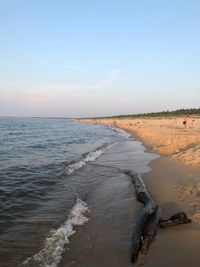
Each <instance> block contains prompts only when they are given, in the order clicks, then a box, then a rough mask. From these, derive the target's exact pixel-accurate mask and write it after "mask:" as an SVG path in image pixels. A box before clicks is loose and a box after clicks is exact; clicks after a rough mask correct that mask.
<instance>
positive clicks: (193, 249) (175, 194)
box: [82, 118, 200, 267]
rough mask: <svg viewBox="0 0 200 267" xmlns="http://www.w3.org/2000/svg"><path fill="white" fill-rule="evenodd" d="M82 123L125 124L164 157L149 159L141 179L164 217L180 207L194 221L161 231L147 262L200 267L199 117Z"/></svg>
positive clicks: (125, 128) (124, 127)
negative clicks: (149, 168)
mask: <svg viewBox="0 0 200 267" xmlns="http://www.w3.org/2000/svg"><path fill="white" fill-rule="evenodd" d="M82 121H83V120H82ZM84 121H85V122H94V123H101V124H106V125H114V126H116V127H119V128H122V129H124V130H126V131H128V132H131V133H132V134H133V136H134V137H135V138H136V139H137V140H140V141H142V142H143V143H144V145H145V147H146V149H147V150H148V151H152V152H156V153H158V154H159V155H160V157H159V158H158V159H155V160H153V161H152V162H151V163H150V167H151V171H150V172H147V173H145V174H143V175H142V178H143V179H144V181H145V183H146V184H147V186H148V188H149V191H150V192H151V194H152V196H153V197H154V199H155V200H156V202H157V203H158V205H159V206H160V207H161V208H162V217H164V218H166V217H169V216H171V215H172V214H174V213H176V212H177V211H181V210H182V211H184V212H186V213H187V215H188V217H189V218H191V219H192V223H191V224H188V225H182V226H176V227H172V228H170V229H166V230H161V231H159V233H158V236H157V238H156V241H155V242H154V243H153V244H152V246H151V247H150V250H149V253H148V255H147V258H146V259H145V265H146V266H148V267H153V266H154V267H155V266H166V267H167V266H176V267H179V266H180V267H183V266H185V267H186V266H189V265H190V266H193V267H198V266H199V264H200V255H199V247H200V119H199V118H190V120H189V121H188V124H187V127H186V129H185V128H184V125H183V119H182V118H179V119H177V118H170V119H101V120H95V121H94V120H92V121H91V120H84ZM135 216H137V214H135Z"/></svg>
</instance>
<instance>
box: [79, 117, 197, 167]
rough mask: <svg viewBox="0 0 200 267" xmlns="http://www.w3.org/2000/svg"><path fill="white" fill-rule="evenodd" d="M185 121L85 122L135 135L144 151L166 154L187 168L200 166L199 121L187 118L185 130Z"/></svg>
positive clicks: (123, 120) (108, 120) (110, 120)
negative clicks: (144, 146) (110, 126)
mask: <svg viewBox="0 0 200 267" xmlns="http://www.w3.org/2000/svg"><path fill="white" fill-rule="evenodd" d="M183 120H184V118H173V117H169V118H167V119H166V118H164V119H163V118H156V119H152V118H149V119H145V118H143V119H128V118H125V119H112V118H111V119H96V120H92V119H88V120H82V121H86V122H95V123H101V124H106V125H114V126H117V127H119V128H122V129H125V130H127V131H130V132H132V133H134V135H135V136H137V139H138V140H141V141H142V142H143V143H144V144H145V145H146V147H147V148H149V149H150V150H152V151H154V152H156V153H159V154H161V155H169V156H170V157H171V158H173V159H174V160H177V161H181V162H183V163H184V164H186V165H191V166H195V167H197V166H199V167H200V118H199V117H190V118H189V119H188V121H187V127H186V128H185V127H184V125H183Z"/></svg>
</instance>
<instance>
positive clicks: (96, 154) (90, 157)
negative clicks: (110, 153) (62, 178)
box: [64, 143, 116, 175]
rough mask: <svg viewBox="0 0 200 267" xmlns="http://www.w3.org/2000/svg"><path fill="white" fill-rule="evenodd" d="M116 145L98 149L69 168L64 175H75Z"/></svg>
mask: <svg viewBox="0 0 200 267" xmlns="http://www.w3.org/2000/svg"><path fill="white" fill-rule="evenodd" d="M115 144H116V143H113V144H111V145H109V146H107V147H106V148H101V149H97V150H96V151H93V152H90V153H89V154H87V156H86V157H85V158H83V159H81V160H80V161H78V162H75V163H73V164H70V165H69V166H67V168H66V169H65V172H64V174H66V175H71V174H73V173H74V172H75V171H77V170H79V169H81V168H83V167H84V166H85V165H86V164H87V163H88V162H92V161H95V160H96V159H97V158H99V157H100V156H101V154H103V153H104V152H105V151H106V150H107V149H109V148H110V147H112V146H113V145H115Z"/></svg>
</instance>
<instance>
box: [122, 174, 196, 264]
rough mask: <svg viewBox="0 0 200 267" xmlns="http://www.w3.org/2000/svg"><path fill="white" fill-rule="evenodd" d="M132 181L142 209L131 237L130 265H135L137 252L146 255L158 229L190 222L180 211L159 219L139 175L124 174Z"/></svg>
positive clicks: (159, 212)
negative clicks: (167, 217)
mask: <svg viewBox="0 0 200 267" xmlns="http://www.w3.org/2000/svg"><path fill="white" fill-rule="evenodd" d="M125 173H126V174H127V175H129V176H130V177H131V179H132V182H133V184H134V186H135V193H136V198H137V200H138V201H139V202H141V203H142V204H143V205H144V207H143V208H142V209H141V210H140V212H139V215H138V217H137V220H136V224H135V229H134V233H133V237H132V255H131V263H133V264H134V263H136V262H137V260H138V255H139V252H141V253H142V254H146V253H147V250H148V247H149V245H150V244H151V242H152V241H153V240H154V238H155V236H156V234H157V232H158V229H159V227H161V228H166V227H168V226H174V225H178V224H185V223H190V222H191V220H190V219H189V218H187V215H186V214H185V213H184V212H183V211H181V212H178V213H176V214H175V215H173V216H171V217H170V218H169V219H167V220H162V219H161V213H162V212H161V209H160V208H159V207H158V205H157V204H156V202H155V201H154V200H153V198H152V197H151V196H150V194H149V192H148V190H147V188H146V186H145V184H144V182H143V180H142V178H141V177H140V175H138V174H136V173H133V172H131V171H126V172H125Z"/></svg>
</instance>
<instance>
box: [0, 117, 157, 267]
mask: <svg viewBox="0 0 200 267" xmlns="http://www.w3.org/2000/svg"><path fill="white" fill-rule="evenodd" d="M156 157H157V155H155V154H153V153H149V152H147V151H146V150H145V147H144V146H143V145H142V143H140V142H139V141H137V140H135V138H134V137H133V136H132V135H130V134H128V133H126V132H125V131H123V130H121V129H118V128H116V127H113V126H105V125H97V124H90V123H81V122H74V121H71V120H68V119H63V118H15V117H1V118H0V266H1V267H18V266H20V267H69V266H74V267H75V266H76V267H77V266H78V267H94V266H95V267H98V266H99V267H114V266H115V267H116V266H120V267H123V266H129V263H130V250H131V233H132V228H133V226H134V214H135V212H137V209H138V208H139V207H138V204H137V202H136V200H135V195H134V188H133V185H132V183H131V180H130V177H128V176H127V175H126V174H125V171H126V170H132V171H134V172H138V173H140V174H142V173H145V172H148V171H149V170H150V167H149V163H150V161H151V160H153V159H155V158H156Z"/></svg>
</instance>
